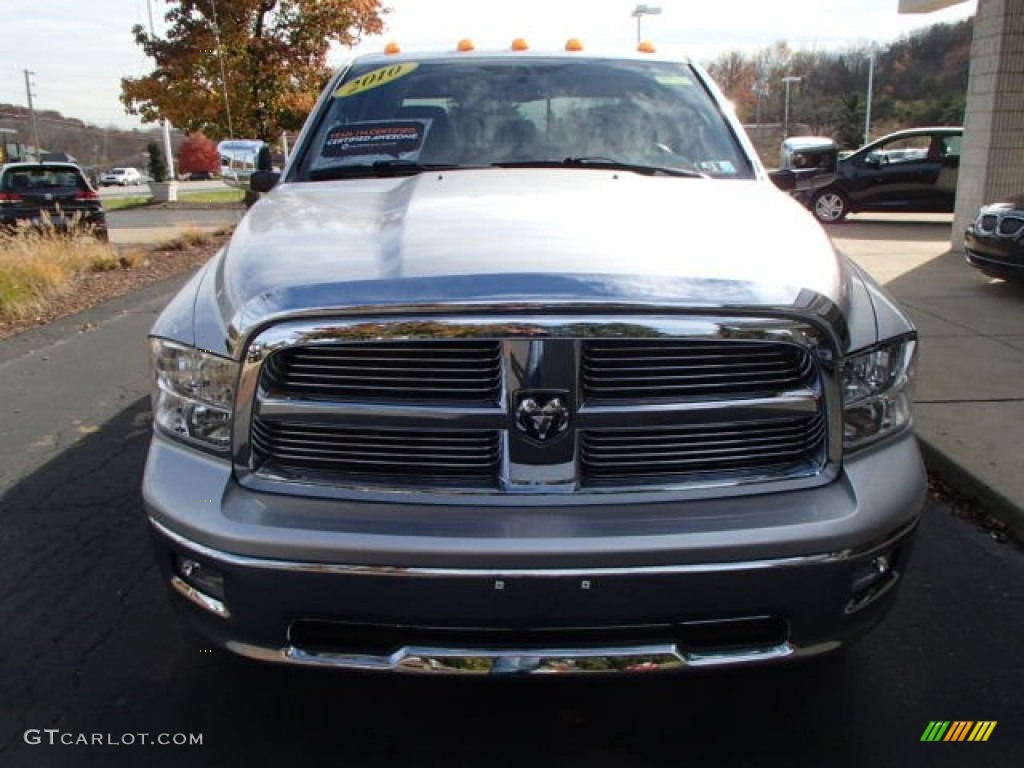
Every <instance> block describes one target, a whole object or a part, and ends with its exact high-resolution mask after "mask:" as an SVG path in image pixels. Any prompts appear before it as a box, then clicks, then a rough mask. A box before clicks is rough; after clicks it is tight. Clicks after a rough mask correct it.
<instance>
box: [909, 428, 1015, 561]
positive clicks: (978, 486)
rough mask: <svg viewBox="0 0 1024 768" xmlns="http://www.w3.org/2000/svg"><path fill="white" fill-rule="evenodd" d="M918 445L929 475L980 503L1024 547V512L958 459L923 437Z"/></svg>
mask: <svg viewBox="0 0 1024 768" xmlns="http://www.w3.org/2000/svg"><path fill="white" fill-rule="evenodd" d="M917 442H918V445H920V446H921V455H922V456H923V457H924V463H925V466H927V468H928V470H929V471H930V472H934V473H935V474H936V475H938V476H939V477H941V478H942V480H943V481H945V482H946V483H948V485H949V487H950V488H952V489H953V490H955V491H956V492H957V493H959V494H961V495H963V496H964V497H965V498H970V499H975V500H977V501H978V503H980V504H981V505H982V506H983V507H984V508H985V511H986V512H989V513H991V514H992V515H993V516H994V517H997V518H999V519H1000V520H1002V521H1003V522H1005V523H1006V524H1007V526H1008V527H1009V534H1010V536H1011V537H1013V539H1014V540H1016V541H1017V542H1018V543H1020V544H1024V509H1021V508H1020V507H1018V506H1017V505H1016V504H1014V503H1013V501H1011V500H1010V499H1009V498H1008V497H1006V496H1005V495H1004V494H1003V493H1001V492H1000V491H999V489H997V488H993V487H992V486H990V485H989V484H988V483H986V482H984V481H983V480H981V479H980V478H978V477H977V476H975V475H973V474H972V473H970V472H968V471H967V470H966V469H964V467H963V466H961V464H960V463H959V462H958V461H957V460H956V458H955V457H953V456H951V455H949V454H948V453H946V452H944V451H943V450H941V449H940V448H937V447H936V446H934V445H932V444H931V443H929V442H928V440H927V439H926V438H924V437H922V436H921V435H920V434H918V435H917Z"/></svg>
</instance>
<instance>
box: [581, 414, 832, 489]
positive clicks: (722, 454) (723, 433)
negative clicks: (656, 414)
mask: <svg viewBox="0 0 1024 768" xmlns="http://www.w3.org/2000/svg"><path fill="white" fill-rule="evenodd" d="M824 437H825V423H824V418H823V417H822V416H821V415H820V414H816V415H814V416H811V417H809V418H802V419H794V420H788V421H785V422H772V423H767V424H765V423H756V422H755V423H751V424H749V425H746V424H744V425H737V424H722V425H712V424H707V425H701V426H699V427H696V428H683V429H670V430H663V431H657V432H651V431H646V430H643V431H641V430H588V431H586V432H584V433H583V435H582V440H581V466H582V469H583V473H584V476H585V477H586V478H589V479H591V480H594V481H598V482H600V481H609V480H619V481H626V480H634V481H642V479H643V478H651V477H660V476H674V477H679V476H686V475H696V474H701V475H706V474H708V473H722V472H736V471H747V472H764V471H770V470H771V469H772V468H777V467H780V466H792V465H800V464H803V465H806V466H807V467H808V468H811V469H813V468H814V467H816V466H818V465H820V462H821V460H822V458H823V456H822V450H823V441H824Z"/></svg>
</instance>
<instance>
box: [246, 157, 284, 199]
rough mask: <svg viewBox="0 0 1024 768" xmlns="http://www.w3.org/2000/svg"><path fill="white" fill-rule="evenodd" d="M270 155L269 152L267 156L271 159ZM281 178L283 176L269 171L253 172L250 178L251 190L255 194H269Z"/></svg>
mask: <svg viewBox="0 0 1024 768" xmlns="http://www.w3.org/2000/svg"><path fill="white" fill-rule="evenodd" d="M269 155H270V153H269V152H268V153H267V156H268V157H269ZM280 178H281V174H280V173H278V172H277V171H271V170H269V169H266V170H259V171H253V173H252V176H250V177H249V189H251V190H252V191H253V192H269V191H270V190H272V189H273V188H274V185H275V184H277V182H278V179H280Z"/></svg>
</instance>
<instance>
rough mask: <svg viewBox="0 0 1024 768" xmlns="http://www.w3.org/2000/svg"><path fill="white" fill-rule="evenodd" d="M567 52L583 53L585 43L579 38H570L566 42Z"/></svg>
mask: <svg viewBox="0 0 1024 768" xmlns="http://www.w3.org/2000/svg"><path fill="white" fill-rule="evenodd" d="M565 50H567V51H582V50H583V42H582V41H581V40H580V39H579V38H578V37H570V38H569V39H568V40H566V41H565Z"/></svg>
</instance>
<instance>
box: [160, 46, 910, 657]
mask: <svg viewBox="0 0 1024 768" xmlns="http://www.w3.org/2000/svg"><path fill="white" fill-rule="evenodd" d="M572 47H573V46H570V48H572ZM252 185H253V187H254V188H256V189H259V190H262V191H265V192H267V194H265V195H264V197H263V199H261V200H260V201H259V202H258V203H257V204H256V205H254V206H253V207H252V209H251V210H250V211H249V212H248V214H247V215H246V216H245V218H244V219H243V220H242V222H241V223H240V225H239V226H238V228H237V230H236V232H235V234H234V236H233V237H232V239H231V241H230V243H229V244H228V245H227V246H226V247H225V248H224V249H223V250H222V251H221V252H220V253H218V254H217V255H216V256H215V257H214V258H213V259H212V260H211V261H210V263H209V264H207V265H206V266H205V267H204V268H203V269H202V270H201V271H200V272H199V273H198V274H197V275H196V276H195V277H194V278H193V279H192V280H191V282H189V284H188V285H187V286H186V287H185V288H184V289H183V290H182V291H181V293H180V294H179V295H178V296H177V297H176V298H175V299H174V300H173V301H172V302H171V303H170V305H169V306H168V307H167V308H166V309H165V310H164V312H163V314H162V315H161V316H160V318H159V319H158V320H157V322H156V324H155V326H154V327H153V330H152V336H151V339H150V348H151V355H152V366H153V373H154V394H153V416H154V433H153V439H152V444H151V447H150V452H149V457H148V463H147V466H146V473H145V480H144V497H145V508H146V514H147V515H148V518H149V521H150V523H151V527H152V531H153V535H154V541H155V545H156V551H157V557H158V558H159V562H160V566H161V568H162V571H163V574H164V576H165V578H166V580H167V583H168V584H169V586H170V587H171V589H172V591H173V593H174V598H173V599H174V600H175V601H176V602H177V603H178V604H179V605H180V607H181V609H182V611H184V613H185V614H187V616H188V618H189V619H191V620H192V621H193V622H194V623H195V624H196V625H197V626H198V627H199V629H200V630H201V631H202V632H203V633H204V634H205V635H206V636H207V637H208V638H210V639H211V640H212V641H214V642H216V643H218V644H219V645H222V646H224V647H226V648H228V649H230V650H232V651H234V652H236V653H239V654H243V655H245V656H249V657H252V658H256V659H264V660H269V661H278V662H289V663H293V664H301V665H318V666H322V667H333V668H348V669H361V670H390V671H397V672H420V673H440V674H455V673H466V674H481V673H551V672H558V673H586V672H609V671H623V672H646V671H653V670H669V669H685V668H689V667H705V666H715V665H734V664H745V663H758V662H764V661H771V660H781V659H787V658H795V657H798V656H803V655H811V654H816V653H821V652H824V651H829V650H832V649H835V648H838V647H840V646H841V645H842V644H844V643H845V642H848V641H850V640H852V639H854V638H856V637H857V636H858V635H860V634H862V633H864V632H865V631H867V630H868V629H870V628H871V627H872V626H873V625H875V624H876V623H877V622H878V621H879V620H880V619H881V618H882V616H883V615H884V614H885V612H886V611H887V610H888V608H889V607H890V606H891V604H892V601H893V598H894V595H895V592H896V589H895V587H897V585H898V584H899V582H900V579H901V576H902V575H903V573H904V569H905V568H906V567H907V563H908V558H909V555H910V547H911V543H912V534H913V532H914V529H915V526H916V523H917V520H918V514H919V510H920V507H921V504H922V501H923V497H924V492H925V478H924V472H923V468H922V463H921V459H920V456H919V453H918V448H917V445H916V442H915V439H914V436H913V434H912V432H911V399H912V384H913V379H914V366H915V351H916V344H917V336H916V333H915V331H914V328H913V326H912V325H911V323H910V322H909V321H908V319H907V317H906V315H905V314H903V312H901V311H900V309H899V308H898V307H897V306H895V305H894V304H893V302H892V300H891V299H889V298H888V296H887V295H886V294H885V293H884V292H883V291H882V290H881V289H880V288H879V287H878V285H876V284H875V283H874V282H873V281H872V280H871V279H870V278H869V277H868V276H866V275H865V274H864V273H863V272H862V271H861V270H860V269H858V268H857V267H856V266H855V265H854V264H853V263H851V262H850V261H849V260H848V259H847V258H846V257H844V256H843V255H841V254H839V253H837V252H836V250H835V248H834V247H833V245H832V243H831V242H830V241H829V239H828V237H827V236H826V235H825V233H824V232H823V231H822V229H821V228H820V226H819V225H818V224H817V223H816V222H815V221H814V220H813V218H812V217H811V215H810V214H809V213H808V212H807V211H806V210H804V209H803V208H802V207H801V206H800V205H799V204H798V203H796V202H795V201H794V200H792V199H790V198H789V197H788V196H786V195H785V194H783V193H782V192H780V191H779V190H778V189H777V188H776V187H775V185H773V183H772V181H771V180H770V179H769V178H768V176H767V174H766V173H765V171H764V169H763V168H762V166H761V165H760V163H759V162H758V160H757V158H756V156H755V154H754V152H753V151H752V149H751V146H750V144H749V142H748V140H747V138H746V137H745V135H744V134H743V131H742V128H741V127H740V126H739V124H738V122H737V120H736V118H735V116H734V115H733V113H732V111H731V109H730V108H729V106H728V104H727V103H726V102H725V100H724V99H723V97H722V96H721V94H720V93H719V92H718V91H717V89H716V88H715V86H714V84H713V83H711V82H710V81H709V79H708V78H707V76H706V75H705V74H704V73H703V72H702V71H701V70H700V68H698V67H696V66H695V65H693V64H691V63H688V62H681V61H678V60H670V59H667V58H664V57H661V56H659V55H658V54H653V53H638V54H635V55H627V56H616V57H603V56H598V55H591V54H590V53H588V52H585V51H579V50H567V51H564V52H554V53H540V52H533V51H523V50H516V51H504V52H494V53H489V52H481V51H463V52H451V53H430V54H423V55H414V54H405V53H402V54H392V55H383V54H382V55H371V56H366V57H361V58H357V59H355V60H354V61H353V62H351V63H350V64H349V65H347V66H345V67H344V68H342V70H341V71H340V72H339V73H338V74H337V75H336V76H335V77H334V78H333V80H332V81H331V82H330V84H329V85H328V87H327V89H326V90H325V92H324V94H323V95H322V97H321V99H320V101H319V102H318V104H317V106H316V107H315V109H314V111H313V113H312V114H311V116H310V117H309V119H308V121H307V124H306V126H305V128H304V130H303V132H302V134H301V135H300V137H299V140H298V142H297V145H296V147H295V151H294V153H293V155H292V157H291V160H290V162H289V164H288V166H287V167H286V168H285V170H284V171H283V173H281V174H276V173H273V172H270V171H268V170H264V171H258V172H256V173H254V174H253V178H252Z"/></svg>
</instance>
